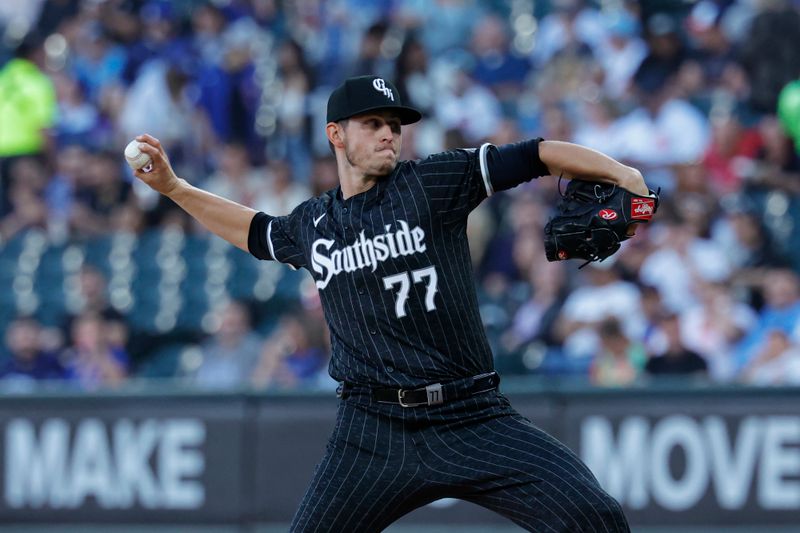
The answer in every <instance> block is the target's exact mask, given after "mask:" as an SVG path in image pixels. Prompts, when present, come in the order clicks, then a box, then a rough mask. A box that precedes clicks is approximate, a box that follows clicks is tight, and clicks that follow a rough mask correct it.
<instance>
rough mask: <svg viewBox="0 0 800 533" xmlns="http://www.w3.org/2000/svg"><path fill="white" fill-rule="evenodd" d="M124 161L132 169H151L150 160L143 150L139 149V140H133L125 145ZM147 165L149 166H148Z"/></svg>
mask: <svg viewBox="0 0 800 533" xmlns="http://www.w3.org/2000/svg"><path fill="white" fill-rule="evenodd" d="M125 161H127V162H128V166H130V167H131V168H132V169H133V170H139V169H142V170H143V171H144V172H150V170H152V165H151V164H150V163H152V160H151V159H150V156H149V155H148V154H146V153H145V152H142V151H141V150H139V141H137V140H133V141H131V142H129V143H128V146H126V147H125ZM148 167H149V168H148Z"/></svg>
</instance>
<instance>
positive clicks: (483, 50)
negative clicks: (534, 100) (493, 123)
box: [471, 15, 531, 111]
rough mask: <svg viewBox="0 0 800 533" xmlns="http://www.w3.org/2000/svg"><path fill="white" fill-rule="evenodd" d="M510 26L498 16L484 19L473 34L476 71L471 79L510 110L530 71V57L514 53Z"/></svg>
mask: <svg viewBox="0 0 800 533" xmlns="http://www.w3.org/2000/svg"><path fill="white" fill-rule="evenodd" d="M510 33H511V32H510V31H509V28H508V27H507V23H506V22H505V21H504V20H503V19H501V18H500V17H499V16H497V15H489V16H487V17H484V18H483V19H482V20H481V21H479V22H478V24H477V25H476V26H475V28H474V29H473V31H472V39H471V45H472V48H471V49H472V52H473V54H475V68H474V69H473V71H472V77H473V78H474V79H475V81H477V82H478V83H480V84H481V85H483V86H485V87H488V88H489V89H491V90H492V92H494V94H495V95H496V96H497V97H498V98H499V99H500V101H501V102H503V103H504V104H505V105H504V107H505V108H506V109H507V110H509V111H511V110H513V109H514V106H515V105H516V99H517V98H518V97H519V93H520V91H521V90H522V86H523V83H524V82H525V78H526V77H527V75H528V72H529V71H530V68H531V66H530V63H529V62H528V60H527V58H523V57H521V56H520V55H518V54H515V53H513V52H512V50H511V43H509V37H508V36H509V35H510Z"/></svg>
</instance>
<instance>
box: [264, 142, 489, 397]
mask: <svg viewBox="0 0 800 533" xmlns="http://www.w3.org/2000/svg"><path fill="white" fill-rule="evenodd" d="M485 150H486V148H483V149H482V150H455V151H451V152H445V153H441V154H436V155H433V156H430V157H428V158H426V159H423V160H420V161H404V162H401V163H399V164H398V165H397V166H396V167H395V169H394V171H393V172H392V173H391V174H390V175H388V176H386V177H385V178H383V179H382V180H380V181H378V183H377V184H376V185H375V186H373V187H372V188H370V189H368V190H367V191H365V192H363V193H361V194H358V195H355V196H352V197H350V198H347V199H343V198H342V195H341V191H340V189H338V188H337V189H334V190H332V191H329V192H328V193H326V194H324V195H322V196H320V197H317V198H312V199H310V200H308V201H306V202H304V203H302V204H301V205H299V206H298V207H297V208H296V209H295V210H294V211H293V212H292V213H291V214H289V215H288V216H285V217H276V218H272V219H271V220H269V223H268V224H267V229H266V236H265V237H266V238H265V239H264V241H265V244H266V248H267V252H268V257H269V258H273V259H276V260H278V261H280V262H282V263H287V264H289V265H291V266H293V267H295V268H306V269H307V270H308V271H309V272H311V275H312V276H313V277H314V280H315V283H316V286H317V288H318V289H319V291H320V295H321V300H322V305H323V308H324V311H325V316H326V319H327V322H328V326H329V328H330V332H331V345H332V352H333V353H332V361H331V365H330V373H331V376H332V377H333V378H334V379H336V380H339V381H343V380H347V381H350V382H354V383H360V384H371V385H398V386H402V387H416V386H421V385H424V384H426V383H430V382H438V381H441V382H444V381H449V380H454V379H458V378H463V377H466V376H473V375H477V374H481V373H484V372H489V371H491V370H492V368H493V364H492V354H491V351H490V349H489V345H488V342H487V340H486V336H485V334H484V330H483V326H482V323H481V318H480V315H479V313H478V305H477V297H476V293H475V286H474V282H473V274H472V264H471V261H470V255H469V247H468V242H467V236H466V223H467V215H468V214H469V213H470V211H471V210H472V209H474V208H475V207H476V206H477V205H478V204H479V203H480V202H481V201H482V200H483V199H485V198H486V197H487V195H488V194H490V193H491V192H492V189H491V184H490V182H489V180H488V176H486V175H485V173H484V172H482V170H481V169H482V165H481V163H482V161H483V156H482V154H484V152H485ZM483 168H484V170H485V168H486V166H485V163H484V165H483ZM255 255H258V254H255Z"/></svg>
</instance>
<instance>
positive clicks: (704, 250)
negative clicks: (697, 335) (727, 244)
mask: <svg viewBox="0 0 800 533" xmlns="http://www.w3.org/2000/svg"><path fill="white" fill-rule="evenodd" d="M659 214H661V213H659ZM657 224H658V231H657V232H656V231H655V230H656V228H655V227H654V228H653V231H654V232H655V233H656V234H655V235H653V239H654V244H655V246H654V247H653V251H652V253H651V254H650V255H649V256H648V257H647V259H645V260H644V262H643V263H642V267H641V270H640V271H639V279H640V280H641V281H642V282H643V283H645V284H647V285H652V286H654V287H657V288H658V290H659V292H660V293H661V297H662V299H663V300H664V303H665V305H666V307H667V308H668V309H670V310H673V311H682V310H685V309H687V308H688V307H690V306H691V305H693V304H694V303H695V302H696V300H697V297H696V291H695V287H696V285H697V283H699V282H700V281H702V280H705V281H718V282H719V281H725V280H726V279H727V278H728V277H729V276H730V274H731V266H730V264H729V262H728V258H727V257H726V256H725V253H724V252H723V251H722V249H721V248H720V247H719V246H718V245H717V244H716V243H714V242H713V241H711V240H710V239H706V238H703V237H701V236H700V234H699V232H700V230H701V228H699V227H698V226H697V225H696V224H690V223H689V222H688V221H687V220H686V217H685V215H670V213H669V212H668V211H667V210H666V209H665V210H664V213H663V216H662V217H661V219H660V221H659V222H658V223H657Z"/></svg>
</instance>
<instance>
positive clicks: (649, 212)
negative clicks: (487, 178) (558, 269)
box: [544, 179, 660, 268]
mask: <svg viewBox="0 0 800 533" xmlns="http://www.w3.org/2000/svg"><path fill="white" fill-rule="evenodd" d="M559 185H560V184H559ZM659 192H660V191H658V192H654V191H650V196H639V195H637V194H633V193H632V192H630V191H629V190H627V189H623V188H622V187H617V186H616V185H610V184H605V183H598V182H594V181H584V180H580V179H574V180H571V181H570V182H569V184H568V185H567V189H566V191H564V193H563V194H562V195H561V202H560V203H559V204H558V213H557V214H556V215H555V216H553V217H552V218H551V219H550V220H549V221H548V223H547V225H546V226H545V228H544V247H545V253H546V254H547V260H548V261H564V260H566V259H584V260H586V262H585V263H584V264H583V265H581V267H580V268H583V267H584V266H586V265H588V264H589V263H591V262H592V261H602V260H604V259H606V258H607V257H610V256H611V255H613V254H614V252H616V251H617V250H619V247H620V243H621V242H622V241H624V240H626V239H628V238H630V237H631V235H633V232H630V231H629V228H630V226H631V225H632V224H638V223H642V222H649V221H650V219H651V218H653V215H654V214H655V212H656V210H657V209H658V201H659V196H658V193H659Z"/></svg>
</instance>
